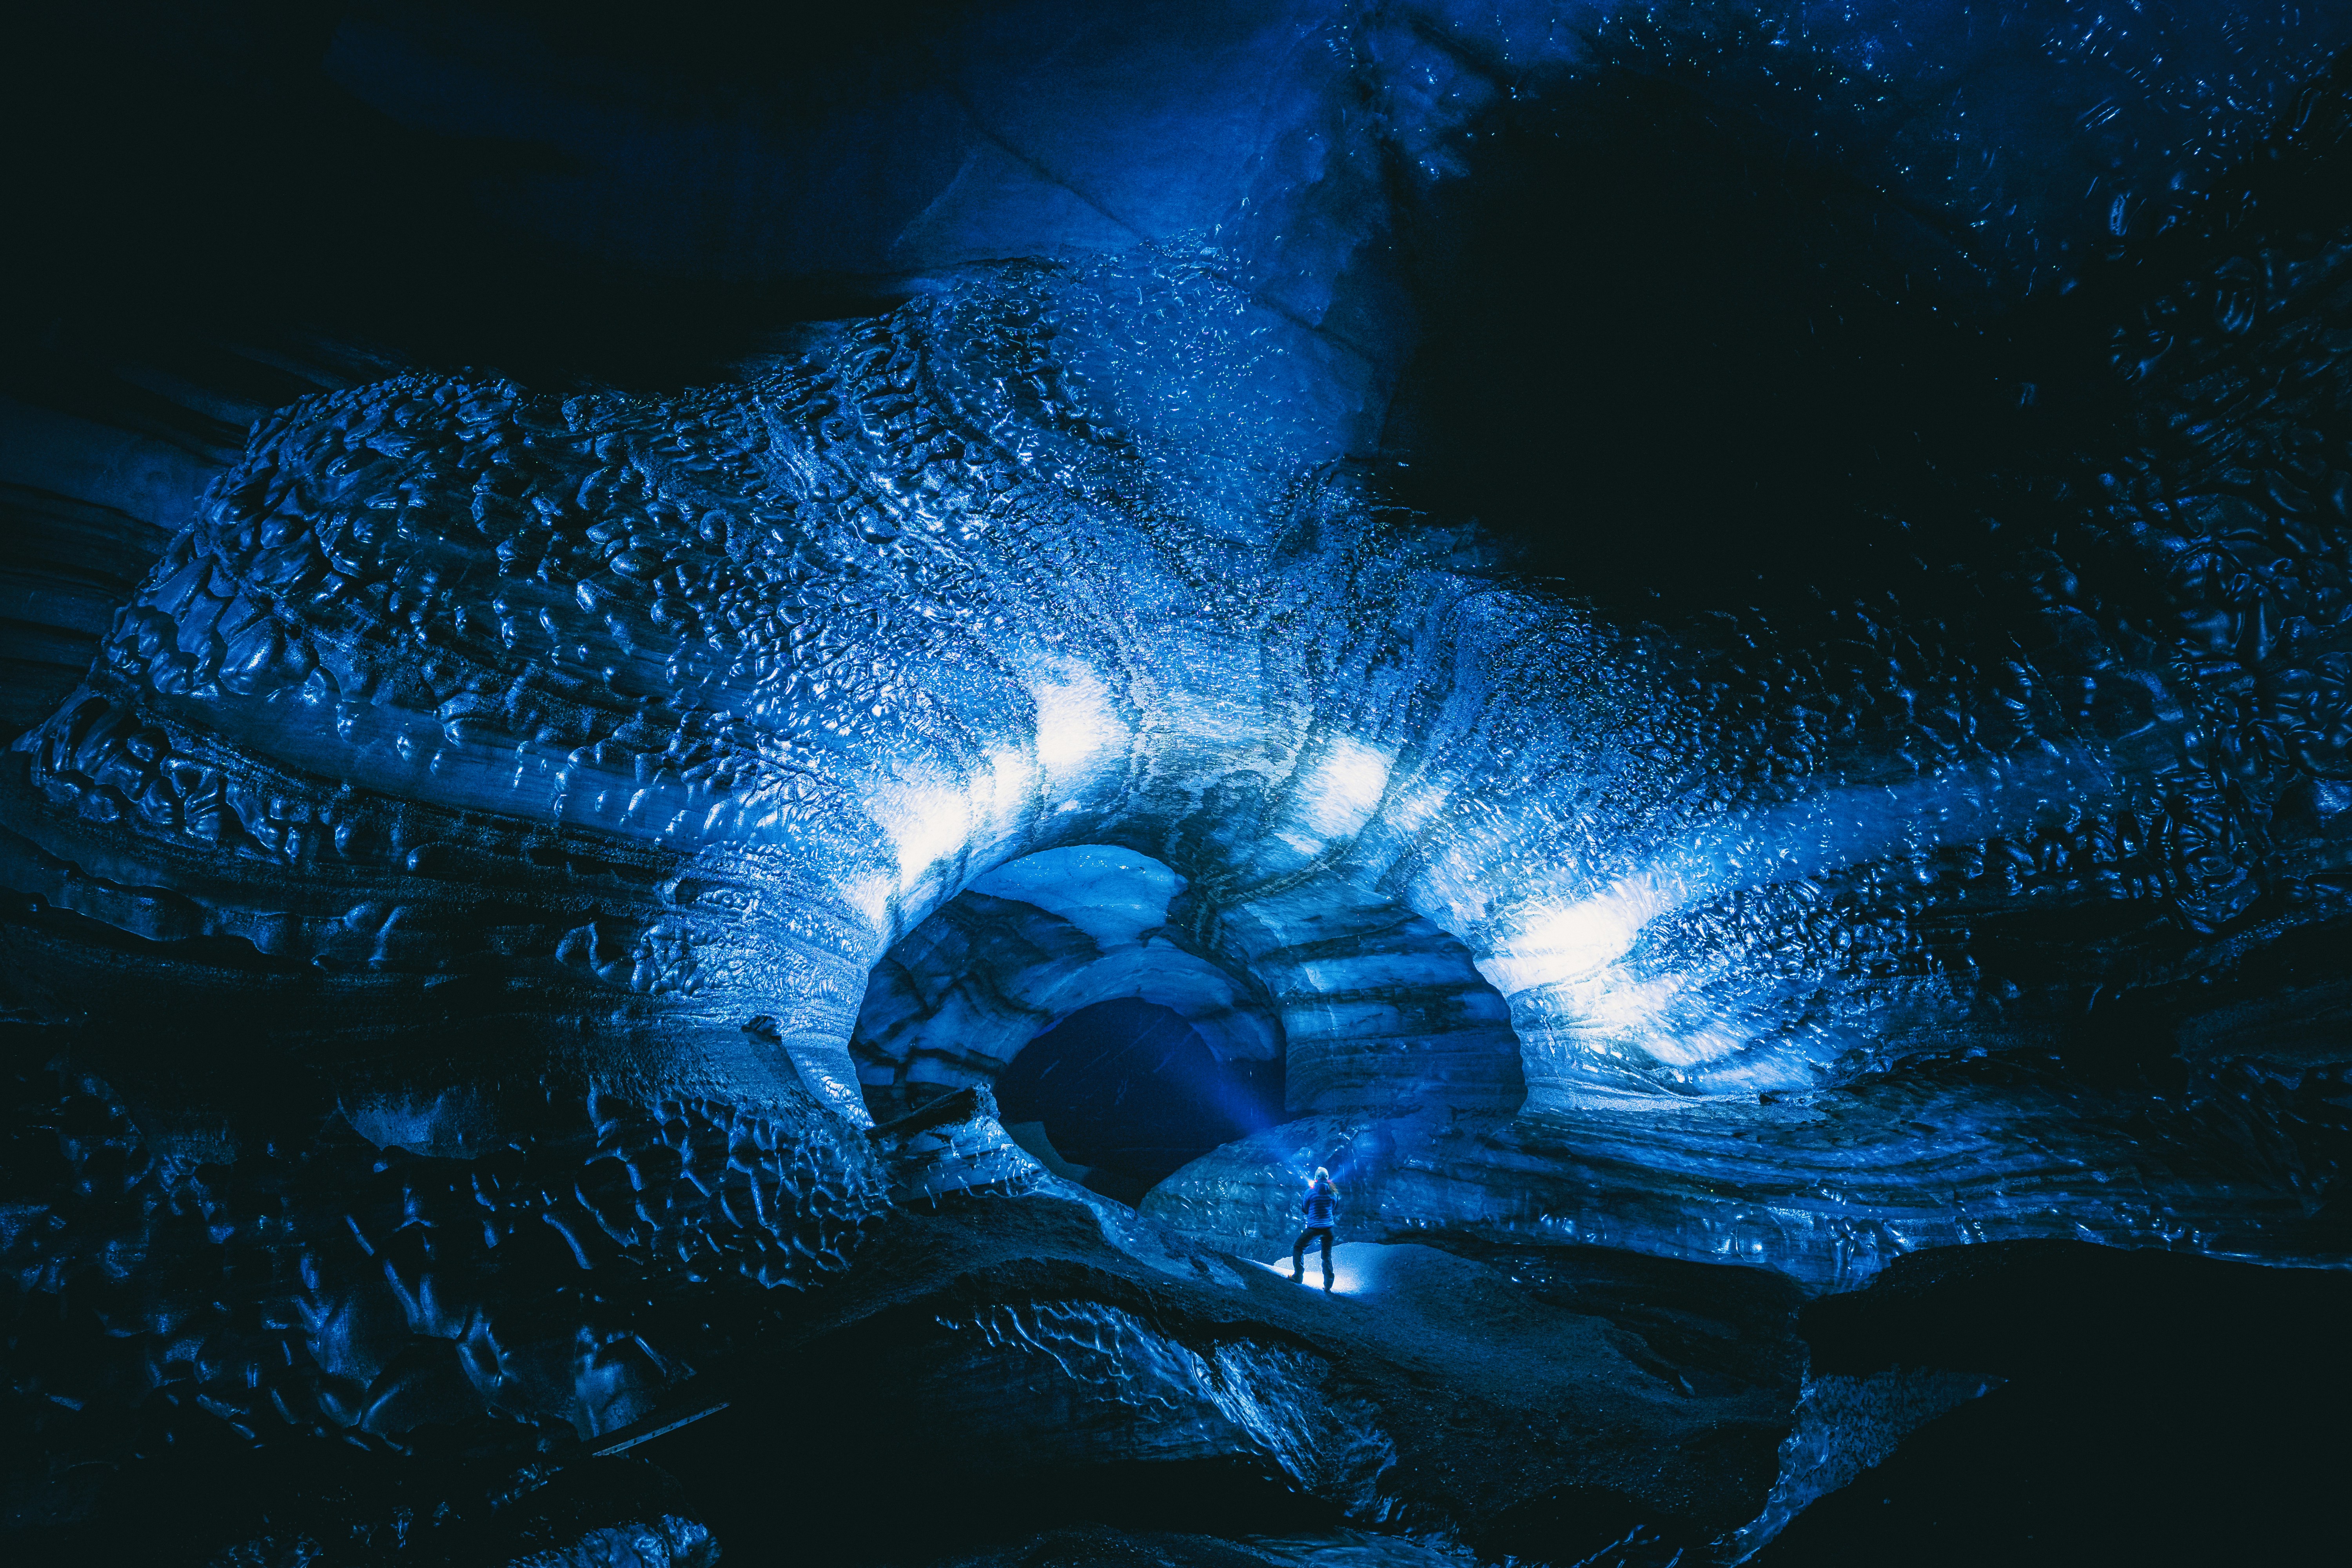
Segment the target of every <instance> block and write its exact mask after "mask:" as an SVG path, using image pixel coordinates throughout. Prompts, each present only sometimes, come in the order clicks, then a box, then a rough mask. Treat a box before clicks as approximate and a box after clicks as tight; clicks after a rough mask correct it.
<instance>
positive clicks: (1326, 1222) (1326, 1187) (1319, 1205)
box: [1299, 1182, 1339, 1230]
mask: <svg viewBox="0 0 2352 1568" xmlns="http://www.w3.org/2000/svg"><path fill="white" fill-rule="evenodd" d="M1299 1206H1300V1207H1301V1208H1303V1209H1305V1210H1306V1211H1307V1229H1309V1230H1328V1229H1329V1228H1330V1227H1331V1222H1332V1220H1333V1219H1334V1218H1335V1217H1337V1215H1339V1188H1337V1187H1335V1186H1333V1185H1332V1184H1330V1183H1329V1182H1318V1183H1316V1184H1314V1185H1313V1186H1312V1187H1309V1188H1308V1189H1307V1201H1306V1202H1305V1203H1304V1204H1302V1205H1299Z"/></svg>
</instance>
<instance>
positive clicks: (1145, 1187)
mask: <svg viewBox="0 0 2352 1568" xmlns="http://www.w3.org/2000/svg"><path fill="white" fill-rule="evenodd" d="M1282 1068H1283V1064H1282V1058H1281V1057H1280V1056H1279V1055H1276V1057H1275V1058H1273V1059H1271V1060H1268V1061H1252V1060H1248V1059H1245V1058H1233V1059H1221V1058H1219V1057H1218V1056H1217V1055H1216V1053H1215V1052H1213V1051H1212V1050H1211V1049H1210V1048H1209V1046H1208V1042H1207V1041H1205V1040H1203V1039H1202V1037H1201V1035H1200V1032H1199V1031H1198V1030H1196V1029H1194V1028H1193V1027H1192V1025H1191V1024H1190V1023H1188V1022H1186V1021H1185V1020H1184V1019H1183V1018H1182V1017H1181V1016H1179V1015H1178V1014H1177V1013H1175V1012H1174V1011H1173V1010H1172V1009H1170V1008H1167V1007H1162V1006H1160V1005H1157V1004H1155V1003H1150V1002H1146V1001H1143V1000H1141V999H1140V998H1138V997H1133V996H1121V997H1115V998H1113V999H1112V1000H1110V1001H1108V1002H1097V1003H1096V1004H1095V1005H1092V1006H1090V1007H1082V1008H1080V1009H1079V1010H1078V1011H1076V1013H1073V1014H1071V1015H1070V1016H1068V1017H1066V1018H1065V1019H1063V1020H1062V1021H1061V1022H1060V1023H1058V1024H1056V1025H1055V1026H1053V1027H1052V1028H1050V1029H1048V1030H1046V1031H1045V1033H1044V1034H1042V1035H1039V1036H1038V1037H1036V1038H1035V1039H1034V1040H1032V1041H1030V1042H1029V1044H1028V1045H1026V1046H1025V1047H1023V1048H1022V1049H1021V1052H1020V1054H1018V1055H1017V1056H1015V1057H1014V1058H1013V1060H1012V1061H1011V1063H1009V1064H1008V1065H1007V1066H1006V1067H1005V1068H1004V1070H1003V1072H1002V1073H1001V1074H999V1075H998V1077H997V1079H996V1085H995V1089H996V1104H997V1111H998V1119H999V1120H1000V1121H1003V1123H1004V1125H1005V1127H1006V1128H1007V1129H1008V1130H1011V1131H1013V1134H1014V1136H1015V1138H1016V1139H1018V1140H1021V1141H1023V1142H1030V1141H1032V1140H1034V1136H1035V1134H1034V1132H1033V1131H1030V1130H1031V1129H1032V1128H1037V1129H1042V1131H1043V1132H1044V1134H1045V1140H1046V1141H1047V1142H1048V1143H1049V1145H1050V1148H1051V1151H1052V1152H1053V1153H1054V1154H1055V1155H1057V1156H1058V1157H1059V1158H1060V1159H1061V1160H1062V1161H1063V1162H1066V1164H1067V1165H1069V1166H1076V1167H1084V1173H1083V1175H1080V1176H1078V1177H1076V1179H1077V1180H1080V1181H1082V1182H1083V1183H1084V1184H1086V1185H1087V1187H1089V1188H1091V1189H1092V1190H1094V1191H1096V1192H1098V1193H1100V1194H1103V1195H1104V1196H1106V1197H1112V1198H1117V1199H1118V1200H1119V1201H1120V1202H1121V1203H1126V1204H1138V1203H1140V1202H1142V1200H1143V1194H1145V1193H1147V1192H1149V1191H1150V1190H1151V1188H1152V1187H1153V1186H1154V1185H1155V1184H1158V1183H1159V1182H1160V1181H1161V1180H1163V1179H1164V1178H1166V1177H1167V1176H1169V1175H1171V1174H1172V1173H1175V1172H1176V1171H1177V1170H1178V1169H1180V1168H1181V1167H1182V1166H1184V1165H1186V1164H1188V1163H1191V1162H1192V1161H1193V1160H1195V1159H1198V1158H1199V1157H1200V1156H1201V1155H1202V1154H1205V1153H1207V1152H1209V1151H1210V1150H1212V1149H1214V1148H1216V1147H1217V1146H1218V1145H1220V1144H1223V1143H1230V1142H1233V1141H1234V1139H1236V1138H1241V1137H1244V1136H1245V1135H1247V1134H1249V1133H1252V1132H1255V1131H1259V1130H1261V1129H1263V1128H1266V1127H1271V1126H1273V1125H1275V1124H1276V1123H1277V1122H1279V1121H1282V1119H1283V1112H1282V1093H1283V1070H1282ZM1031 1152H1033V1153H1034V1152H1037V1151H1036V1150H1034V1149H1032V1150H1031ZM1065 1173H1066V1174H1067V1172H1065Z"/></svg>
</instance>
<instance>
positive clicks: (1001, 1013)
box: [850, 844, 1527, 1204]
mask: <svg viewBox="0 0 2352 1568" xmlns="http://www.w3.org/2000/svg"><path fill="white" fill-rule="evenodd" d="M1192 869H1195V870H1197V871H1198V872H1199V877H1198V879H1197V880H1196V879H1194V878H1192V877H1188V876H1185V875H1182V874H1180V873H1179V872H1178V871H1177V870H1176V869H1175V868H1173V867H1171V865H1170V864H1169V863H1168V862H1166V861H1163V860H1160V859H1159V858H1155V857H1153V856H1151V855H1148V854H1145V853H1142V852H1141V851H1139V850H1136V849H1132V848H1129V847H1122V846H1119V845H1115V844H1081V845H1069V846H1061V847H1055V848H1049V849H1046V850H1044V851H1040V852H1037V853H1034V854H1031V855H1028V856H1025V857H1021V858H1016V859H1013V860H1012V861H1009V862H1006V863H1004V864H1002V865H1000V866H998V867H996V868H993V869H992V870H990V871H988V872H986V873H985V874H983V875H982V876H980V877H978V878H976V879H973V880H972V881H971V883H970V884H969V885H967V886H966V887H965V888H964V889H962V890H961V892H959V893H958V894H957V895H956V896H955V897H953V898H951V899H950V900H947V901H946V902H944V903H942V904H940V906H939V907H937V908H936V909H934V910H932V911H931V912H930V913H929V915H928V916H926V918H924V919H923V920H922V921H919V923H918V924H916V925H915V926H913V927H912V928H911V929H908V930H907V931H905V932H904V934H903V935H902V936H901V937H900V938H899V939H898V942H895V943H894V944H893V945H892V946H891V947H890V948H889V950H888V951H887V952H886V953H885V954H884V955H883V956H882V958H881V960H880V962H878V963H877V964H876V965H875V966H874V969H873V970H872V972H871V973H870V975H869V977H868V982H867V986H866V995H865V998H864V1001H863V1004H862V1005H861V1007H860V1009H859V1013H858V1016H857V1021H856V1027H855V1030H854V1032H853V1034H852V1037H851V1042H850V1055H851V1057H852V1058H853V1060H854V1062H855V1064H856V1069H857V1074H858V1081H859V1089H860V1091H861V1093H862V1095H863V1097H864V1099H865V1101H866V1109H867V1110H868V1112H869V1113H870V1114H871V1115H872V1116H873V1117H874V1118H875V1120H876V1121H877V1122H888V1121H896V1120H898V1118H900V1117H903V1116H908V1115H910V1114H913V1113H914V1112H916V1111H918V1110H921V1109H922V1108H923V1107H924V1106H925V1105H927V1104H928V1103H929V1101H931V1100H936V1099H939V1098H940V1097H942V1096H944V1095H948V1094H951V1093H954V1092H955V1091H957V1090H959V1089H965V1088H970V1087H974V1086H985V1087H987V1088H988V1089H990V1090H991V1091H992V1094H993V1096H994V1099H995V1101H996V1104H997V1107H998V1112H999V1120H1000V1121H1002V1122H1003V1124H1004V1125H1005V1126H1006V1128H1007V1130H1008V1131H1009V1132H1010V1134H1011V1135H1012V1136H1013V1140H1014V1141H1015V1142H1019V1143H1021V1144H1022V1146H1023V1147H1024V1148H1025V1149H1027V1150H1028V1151H1029V1152H1030V1153H1031V1154H1032V1155H1033V1156H1034V1157H1036V1158H1037V1159H1038V1160H1039V1161H1040V1162H1041V1163H1044V1164H1045V1165H1046V1166H1047V1167H1048V1168H1049V1169H1052V1170H1054V1171H1055V1172H1056V1173H1058V1174H1061V1175H1063V1176H1064V1177H1066V1179H1070V1180H1074V1181H1078V1182H1081V1183H1082V1184H1086V1185H1087V1186H1089V1187H1091V1188H1092V1189H1093V1190H1095V1191H1097V1192H1099V1193H1103V1194H1106V1195H1108V1196H1112V1197H1116V1198H1118V1199H1121V1200H1122V1201H1125V1202H1128V1203H1130V1204H1134V1203H1139V1202H1140V1201H1141V1199H1142V1197H1143V1195H1144V1194H1146V1193H1147V1192H1148V1191H1149V1190H1150V1188H1151V1187H1152V1186H1153V1185H1154V1184H1157V1183H1159V1182H1160V1181H1161V1180H1163V1179H1165V1178H1166V1177H1168V1176H1170V1175H1171V1174H1173V1173H1175V1172H1177V1171H1178V1170H1180V1169H1181V1168H1182V1167H1183V1166H1185V1165H1186V1164H1188V1163H1191V1162H1192V1161H1194V1160H1196V1159H1198V1158H1201V1157H1202V1156H1205V1155H1207V1154H1209V1153H1211V1152H1213V1151H1214V1150H1216V1149H1219V1148H1221V1147H1223V1146H1225V1145H1227V1144H1230V1143H1234V1142H1238V1141H1242V1140H1246V1139H1250V1138H1253V1137H1255V1136H1256V1135H1258V1134H1262V1133H1265V1132H1267V1131H1269V1130H1271V1129H1273V1128H1276V1127H1277V1126H1279V1125H1282V1124H1285V1123H1286V1122H1290V1121H1297V1120H1298V1119H1300V1118H1318V1117H1319V1118H1329V1117H1334V1116H1337V1117H1343V1118H1355V1119H1359V1120H1360V1119H1363V1118H1367V1117H1370V1118H1381V1117H1389V1116H1395V1115H1408V1114H1412V1113H1414V1112H1416V1111H1422V1110H1442V1111H1444V1112H1448V1113H1454V1112H1464V1111H1475V1112H1499V1113H1503V1114H1508V1113H1510V1112H1513V1111H1516V1110H1517V1109H1518V1108H1519V1106H1520V1104H1521V1103H1522V1101H1523V1100H1525V1098H1526V1093H1527V1089H1526V1073H1525V1070H1524V1068H1523V1065H1522V1063H1521V1060H1520V1042H1519V1039H1518V1037H1517V1033H1516V1032H1515V1030H1514V1029H1513V1026H1512V1023H1511V1017H1510V1009H1509V1005H1508V1004H1507V1001H1506V1000H1505V999H1504V997H1503V996H1502V995H1501V994H1500V993H1498V992H1497V991H1496V989H1495V987H1494V986H1493V985H1492V984H1489V983H1488V982H1487V980H1486V977H1485V976H1484V975H1483V974H1482V973H1480V972H1479V970H1478V968H1477V965H1476V963H1475V961H1474V959H1473V957H1472V954H1471V953H1470V951H1469V950H1468V949H1467V948H1466V947H1465V946H1464V945H1463V943H1462V942H1459V941H1458V940H1456V939H1455V938H1454V937H1453V936H1452V935H1451V934H1449V933H1448V932H1446V931H1444V930H1442V929H1441V928H1439V927H1438V926H1436V925H1435V924H1433V922H1431V921H1428V920H1426V919H1424V918H1423V917H1422V916H1420V915H1419V914H1417V913H1416V912H1415V911H1414V910H1412V909H1410V908H1408V907H1406V906H1405V905H1403V904H1402V903H1400V902H1398V901H1396V900H1394V899H1393V898H1392V897H1391V896H1388V895H1386V894H1384V893H1382V892H1381V891H1380V890H1378V889H1371V888H1367V887H1365V886H1361V885H1360V884H1359V882H1358V881H1357V880H1356V879H1353V878H1352V877H1350V876H1349V874H1347V873H1346V872H1345V871H1343V870H1340V869H1338V868H1332V867H1328V866H1325V867H1316V866H1309V867H1307V868H1304V869H1299V868H1293V869H1290V870H1287V871H1284V872H1280V873H1276V874H1272V875H1270V876H1268V877H1266V878H1265V879H1255V878H1252V877H1249V876H1247V875H1244V874H1242V873H1241V872H1240V871H1239V870H1237V868H1236V867H1235V866H1234V865H1231V864H1225V863H1222V862H1221V863H1219V864H1216V865H1213V866H1204V867H1199V868H1192Z"/></svg>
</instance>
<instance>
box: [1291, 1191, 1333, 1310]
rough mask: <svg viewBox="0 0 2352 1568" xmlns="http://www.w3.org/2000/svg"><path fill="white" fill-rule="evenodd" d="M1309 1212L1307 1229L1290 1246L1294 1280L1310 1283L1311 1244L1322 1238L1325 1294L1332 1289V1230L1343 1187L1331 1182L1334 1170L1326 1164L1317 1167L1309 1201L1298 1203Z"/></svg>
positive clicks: (1301, 1208) (1300, 1283)
mask: <svg viewBox="0 0 2352 1568" xmlns="http://www.w3.org/2000/svg"><path fill="white" fill-rule="evenodd" d="M1298 1206H1299V1209H1300V1210H1301V1212H1303V1213H1304V1214H1305V1215H1307V1228H1306V1229H1305V1230H1302V1231H1300V1232H1299V1233H1298V1240H1297V1242H1296V1243H1295V1244H1293V1246H1292V1247H1291V1248H1290V1282H1291V1283H1292V1284H1294V1285H1304V1284H1305V1283H1306V1282H1307V1243H1308V1242H1309V1241H1311V1240H1316V1239H1318V1238H1319V1239H1320V1240H1321V1241H1322V1243H1323V1293H1324V1294H1325V1295H1327V1296H1328V1295H1329V1294H1330V1292H1331V1232H1332V1229H1333V1227H1334V1226H1335V1225H1336V1223H1337V1222H1338V1220H1339V1188H1337V1187H1335V1186H1333V1185H1332V1184H1331V1173H1330V1172H1328V1171H1327V1170H1325V1169H1324V1168H1323V1167H1322V1166H1320V1165H1318V1166H1316V1167H1315V1180H1314V1182H1313V1184H1311V1185H1309V1186H1308V1187H1307V1201H1306V1202H1305V1203H1303V1204H1301V1205H1298Z"/></svg>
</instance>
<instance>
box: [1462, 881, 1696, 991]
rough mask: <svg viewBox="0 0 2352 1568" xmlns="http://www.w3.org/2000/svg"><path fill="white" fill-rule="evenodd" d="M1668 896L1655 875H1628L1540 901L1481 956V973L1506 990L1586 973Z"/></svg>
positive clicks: (1628, 940) (1607, 959) (1619, 953)
mask: <svg viewBox="0 0 2352 1568" xmlns="http://www.w3.org/2000/svg"><path fill="white" fill-rule="evenodd" d="M1669 902H1670V900H1668V899H1667V897H1666V896H1665V895H1664V893H1663V892H1662V891H1661V890H1660V889H1659V888H1658V887H1657V885H1656V883H1655V882H1654V880H1653V879H1648V878H1628V879H1626V880H1624V881H1622V882H1620V883H1618V884H1617V885H1616V886H1615V887H1614V888H1612V889H1610V890H1609V891H1608V892H1605V893H1602V894H1600V895H1598V896H1597V897H1594V898H1590V899H1585V900H1580V901H1579V902H1576V903H1572V904H1566V905H1557V904H1555V905H1538V906H1536V907H1535V908H1533V909H1530V910H1525V911H1523V912H1522V913H1521V914H1520V916H1519V918H1518V920H1517V922H1516V924H1517V930H1516V931H1515V932H1514V934H1513V935H1511V936H1510V937H1509V938H1508V939H1507V940H1506V941H1505V942H1503V943H1502V944H1501V945H1500V946H1499V947H1498V949H1497V950H1496V952H1493V953H1491V954H1489V955H1488V956H1487V957H1486V958H1484V959H1482V960H1480V961H1479V963H1478V970H1479V973H1482V974H1484V975H1485V976H1486V980H1487V983H1488V984H1491V985H1493V986H1494V987H1495V989H1496V990H1497V991H1500V992H1501V993H1502V994H1504V995H1506V996H1509V995H1513V994H1517V993H1518V992H1522V991H1527V990H1529V989H1532V988H1533V987H1536V986H1538V985H1556V984H1560V983H1562V982H1564V981H1570V980H1575V979H1578V978H1580V977H1582V976H1586V975H1590V974H1591V973H1593V972H1594V971H1596V970H1598V969H1600V968H1601V967H1602V966H1603V965H1604V964H1610V963H1615V962H1616V961H1617V960H1619V959H1621V958H1622V957H1624V956H1625V954H1626V952H1628V951H1629V950H1630V949H1631V948H1632V947H1633V939H1634V938H1635V937H1637V936H1639V935H1640V934H1641V931H1642V928H1643V926H1644V925H1646V924H1648V923H1649V921H1651V919H1652V918H1653V917H1654V916H1656V915H1657V914H1659V913H1660V912H1661V911H1663V910H1665V909H1666V908H1668V907H1669Z"/></svg>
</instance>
